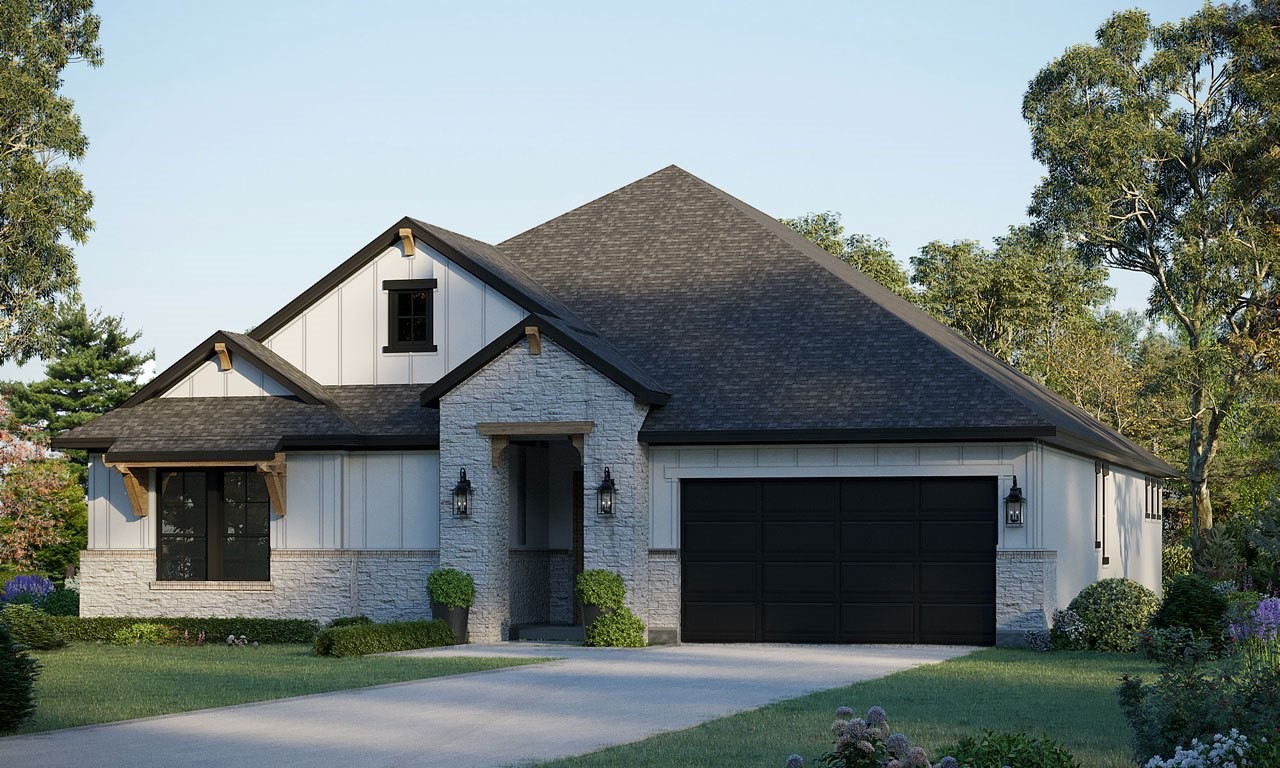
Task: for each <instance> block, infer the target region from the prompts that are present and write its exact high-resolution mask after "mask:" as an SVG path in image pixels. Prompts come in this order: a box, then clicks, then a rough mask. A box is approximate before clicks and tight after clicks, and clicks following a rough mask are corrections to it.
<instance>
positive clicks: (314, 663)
mask: <svg viewBox="0 0 1280 768" xmlns="http://www.w3.org/2000/svg"><path fill="white" fill-rule="evenodd" d="M34 655H35V656H36V657H37V658H38V659H39V660H40V663H41V664H42V665H43V667H44V669H43V670H41V673H40V677H39V679H38V680H37V682H36V697H37V699H36V713H35V716H34V717H33V718H32V719H31V720H28V721H27V722H26V724H25V726H24V727H23V728H22V729H20V731H19V733H31V732H34V731H49V730H53V729H55V728H69V727H71V726H75V725H88V724H90V723H107V722H111V721H114V720H127V719H129V718H133V717H146V716H149V715H162V714H167V713H170V712H186V711H188V710H193V709H205V708H207V707H222V706H226V705H229V704H243V703H245V702H249V701H263V700H266V699H281V698H285V697H287V696H301V695H303V694H307V693H321V692H324V691H338V690H343V689H346V688H361V687H364V686H367V685H381V684H383V683H398V682H402V681H405V680H420V679H423V678H427V677H439V676H441V675H456V674H459V673H462V672H476V671H479V670H485V669H497V668H499V667H510V666H514V665H517V664H529V663H533V662H536V661H545V659H490V658H456V657H455V658H445V657H440V658H408V657H403V656H368V657H354V658H345V659H333V658H318V657H315V656H312V655H311V646H307V645H263V646H259V647H257V648H253V647H235V648H228V647H227V646H225V645H206V646H203V647H199V648H180V647H170V646H165V647H145V646H138V647H117V646H112V645H96V644H94V643H73V644H71V645H70V646H69V647H67V648H63V649H61V650H57V651H42V652H40V653H37V654H34Z"/></svg>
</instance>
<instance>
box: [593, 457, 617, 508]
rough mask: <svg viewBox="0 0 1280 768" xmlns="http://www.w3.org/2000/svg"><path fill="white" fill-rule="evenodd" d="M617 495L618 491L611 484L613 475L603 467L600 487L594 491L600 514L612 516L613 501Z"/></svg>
mask: <svg viewBox="0 0 1280 768" xmlns="http://www.w3.org/2000/svg"><path fill="white" fill-rule="evenodd" d="M617 493H618V489H617V487H616V486H614V484H613V475H611V474H610V473H609V468H608V467H605V468H604V479H603V480H601V481H600V487H599V488H597V489H596V502H597V504H598V505H599V506H598V510H599V512H600V514H602V515H612V514H613V500H614V497H615V496H616V495H617Z"/></svg>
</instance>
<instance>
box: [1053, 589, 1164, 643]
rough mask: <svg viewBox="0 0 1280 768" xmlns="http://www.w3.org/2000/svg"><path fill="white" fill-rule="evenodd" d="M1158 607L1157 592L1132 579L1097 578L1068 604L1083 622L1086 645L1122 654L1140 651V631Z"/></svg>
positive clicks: (1144, 627)
mask: <svg viewBox="0 0 1280 768" xmlns="http://www.w3.org/2000/svg"><path fill="white" fill-rule="evenodd" d="M1159 607H1160V599H1159V598H1157V597H1156V595H1155V593H1154V592H1152V591H1151V590H1149V589H1147V588H1146V587H1144V586H1142V585H1141V584H1139V583H1138V582H1136V581H1133V580H1131V579H1102V580H1101V581H1095V582H1094V583H1092V584H1090V585H1089V586H1087V587H1085V588H1084V589H1082V590H1080V594H1078V595H1076V596H1075V599H1074V600H1072V601H1071V604H1070V605H1069V606H1067V608H1068V609H1070V610H1072V611H1075V613H1076V615H1077V616H1079V617H1080V621H1081V623H1083V624H1084V636H1083V640H1084V646H1085V648H1087V649H1088V650H1091V651H1117V652H1120V653H1132V652H1133V651H1136V650H1138V633H1139V632H1141V631H1142V630H1144V629H1146V627H1147V623H1148V622H1149V621H1150V620H1151V616H1152V615H1153V614H1155V612H1156V610H1157V609H1158V608H1159Z"/></svg>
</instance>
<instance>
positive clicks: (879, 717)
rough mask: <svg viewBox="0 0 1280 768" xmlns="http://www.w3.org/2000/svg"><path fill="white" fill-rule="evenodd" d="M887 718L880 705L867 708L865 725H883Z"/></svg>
mask: <svg viewBox="0 0 1280 768" xmlns="http://www.w3.org/2000/svg"><path fill="white" fill-rule="evenodd" d="M887 720H888V718H886V717H885V716H884V710H883V709H881V708H880V707H872V708H871V709H868V710H867V725H872V726H874V725H884V724H885V722H886V721H887Z"/></svg>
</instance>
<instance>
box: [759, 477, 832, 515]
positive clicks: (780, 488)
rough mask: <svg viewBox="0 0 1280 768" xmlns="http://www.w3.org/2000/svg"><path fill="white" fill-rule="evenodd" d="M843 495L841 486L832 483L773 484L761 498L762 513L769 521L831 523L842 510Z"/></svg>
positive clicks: (765, 485) (821, 481)
mask: <svg viewBox="0 0 1280 768" xmlns="http://www.w3.org/2000/svg"><path fill="white" fill-rule="evenodd" d="M839 494H840V488H839V486H837V485H836V484H834V483H832V482H831V481H829V480H783V481H774V482H769V483H765V484H764V487H763V489H762V491H761V494H760V511H761V514H762V515H763V516H764V518H765V519H766V520H778V519H783V520H792V519H799V520H805V519H813V518H817V519H827V520H829V519H831V518H832V517H834V516H835V512H836V509H837V508H838V507H839Z"/></svg>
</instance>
